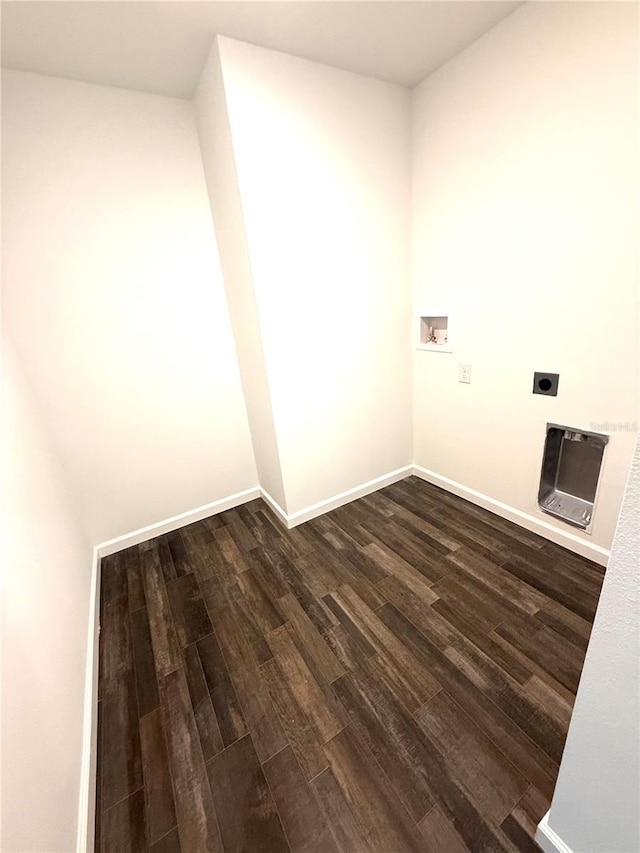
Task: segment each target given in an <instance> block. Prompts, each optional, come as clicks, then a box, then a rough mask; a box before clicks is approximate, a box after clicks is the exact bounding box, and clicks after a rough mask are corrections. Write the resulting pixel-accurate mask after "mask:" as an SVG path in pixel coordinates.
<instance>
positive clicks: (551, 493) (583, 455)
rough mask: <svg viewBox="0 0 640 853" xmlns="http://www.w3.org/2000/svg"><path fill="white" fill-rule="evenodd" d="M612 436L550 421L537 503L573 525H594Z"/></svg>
mask: <svg viewBox="0 0 640 853" xmlns="http://www.w3.org/2000/svg"><path fill="white" fill-rule="evenodd" d="M608 441H609V436H607V435H603V434H602V433H597V432H585V431H584V430H579V429H575V428H574V427H568V426H560V425H558V424H547V438H546V441H545V445H544V455H543V457H542V470H541V472H540V487H539V489H538V506H539V507H540V509H541V510H542V511H543V512H548V513H549V514H550V515H555V516H556V518H561V519H562V520H563V521H566V522H567V523H568V524H572V525H573V526H574V527H580V528H582V529H583V530H585V529H586V528H587V527H589V525H590V524H591V520H592V517H593V507H594V503H595V499H596V491H597V489H598V480H599V479H600V470H601V468H602V460H603V457H604V450H605V447H606V445H607V442H608Z"/></svg>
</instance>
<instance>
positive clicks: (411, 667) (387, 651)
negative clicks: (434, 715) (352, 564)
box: [332, 586, 440, 711]
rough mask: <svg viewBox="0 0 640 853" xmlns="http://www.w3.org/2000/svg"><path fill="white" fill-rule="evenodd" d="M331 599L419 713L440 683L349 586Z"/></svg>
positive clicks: (403, 698)
mask: <svg viewBox="0 0 640 853" xmlns="http://www.w3.org/2000/svg"><path fill="white" fill-rule="evenodd" d="M332 597H333V598H334V599H335V600H336V601H337V603H338V604H339V605H340V607H341V608H342V609H343V610H344V611H345V612H346V613H347V615H348V616H349V617H350V618H351V619H352V620H353V622H354V623H355V624H356V625H357V627H358V628H359V630H360V631H361V632H362V634H364V636H365V638H366V640H367V641H368V643H369V644H370V645H371V646H373V648H374V649H375V651H376V653H377V654H378V655H379V657H380V658H382V659H384V660H386V661H387V662H388V664H389V672H390V674H391V673H392V674H393V676H394V680H395V683H396V689H397V690H398V694H399V695H400V696H401V697H402V701H403V702H404V703H405V705H406V706H407V708H409V710H412V711H415V710H417V709H418V708H419V707H420V705H422V704H423V703H424V702H425V701H426V700H427V699H429V698H430V697H431V696H433V695H434V694H435V693H437V691H438V690H439V689H440V684H438V682H437V681H436V680H435V679H434V678H433V677H432V676H431V675H430V674H429V672H428V671H427V670H426V669H425V668H424V667H422V666H421V664H420V663H419V662H418V661H417V660H416V659H415V657H413V655H412V654H411V653H410V652H409V651H407V649H406V647H405V646H404V645H403V644H402V643H401V642H400V641H399V640H398V639H397V638H396V637H395V636H394V634H393V633H392V632H391V631H389V629H388V628H387V626H386V625H385V624H384V623H383V622H381V621H380V619H379V618H378V616H377V615H376V614H375V613H374V612H373V611H372V610H370V609H369V608H368V607H367V606H366V604H365V603H364V602H363V601H362V600H361V599H360V598H358V596H357V595H356V594H355V593H354V592H353V590H352V589H350V587H348V586H343V587H341V588H340V589H339V590H338V591H336V592H335V593H334V594H333V596H332Z"/></svg>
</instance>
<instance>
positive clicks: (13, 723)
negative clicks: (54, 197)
mask: <svg viewBox="0 0 640 853" xmlns="http://www.w3.org/2000/svg"><path fill="white" fill-rule="evenodd" d="M2 355H3V365H2V367H3V377H2V379H3V382H2V408H3V431H2V503H3V506H2V515H3V536H2V552H3V553H2V569H3V595H2V841H1V846H2V850H4V851H5V853H28V852H29V853H30V852H31V851H33V853H42V851H44V850H46V851H47V853H53V851H64V853H68V852H69V851H70V850H73V849H75V843H76V830H77V820H78V792H79V784H80V766H81V748H82V733H83V710H84V706H83V702H84V681H85V666H86V649H87V629H88V612H89V595H90V578H91V560H92V548H91V546H90V543H89V540H88V539H87V537H86V536H85V534H84V532H83V530H82V527H81V524H80V521H79V518H78V512H77V506H76V505H75V502H74V500H73V498H72V495H71V491H70V488H69V485H68V483H67V481H66V478H65V474H64V471H63V470H62V467H61V465H60V462H59V460H58V458H57V456H56V454H55V452H54V450H53V449H52V447H51V445H50V442H49V438H48V436H47V435H46V434H45V433H44V432H43V428H42V423H43V418H42V415H41V412H40V411H39V410H38V408H37V406H36V405H35V403H34V401H33V398H32V394H31V391H30V389H29V387H28V383H27V382H26V381H25V378H24V375H23V373H22V371H21V368H20V365H19V363H18V360H17V358H16V356H15V353H14V351H13V348H12V347H10V345H9V342H8V341H7V339H6V336H5V337H4V338H3V353H2Z"/></svg>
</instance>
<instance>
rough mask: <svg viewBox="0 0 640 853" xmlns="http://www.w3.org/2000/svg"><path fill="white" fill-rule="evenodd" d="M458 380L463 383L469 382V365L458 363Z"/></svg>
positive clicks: (467, 383) (468, 383)
mask: <svg viewBox="0 0 640 853" xmlns="http://www.w3.org/2000/svg"><path fill="white" fill-rule="evenodd" d="M458 382H464V383H465V385H470V384H471V365H470V364H461V365H459V373H458Z"/></svg>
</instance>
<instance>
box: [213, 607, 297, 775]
mask: <svg viewBox="0 0 640 853" xmlns="http://www.w3.org/2000/svg"><path fill="white" fill-rule="evenodd" d="M277 630H281V629H277ZM216 634H217V637H218V640H219V642H220V647H221V649H222V652H223V654H224V656H225V660H226V663H227V666H228V668H229V672H230V675H231V679H232V682H233V686H234V688H235V691H236V694H237V696H238V699H239V701H240V706H241V707H242V710H243V715H244V719H245V720H246V723H247V725H248V727H249V731H250V732H251V735H252V737H253V740H254V743H255V748H256V751H257V753H258V756H259V757H260V761H266V760H267V759H268V758H271V756H272V755H275V754H276V752H279V751H280V750H281V749H282V748H283V747H285V746H286V745H287V740H286V738H285V736H284V733H283V731H282V727H281V726H280V723H279V721H278V716H277V714H276V712H275V709H274V707H273V703H272V701H271V697H270V695H269V689H268V687H267V685H266V684H265V682H264V680H263V678H262V675H261V673H260V669H259V667H258V664H257V662H256V659H255V657H254V655H253V652H252V650H251V647H250V645H249V642H248V640H247V639H246V637H245V636H244V634H243V632H242V627H241V625H240V624H239V623H238V621H237V619H236V618H235V617H234V615H233V614H232V613H231V612H230V611H226V612H225V611H223V612H221V613H220V615H219V617H218V620H217V622H216Z"/></svg>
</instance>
